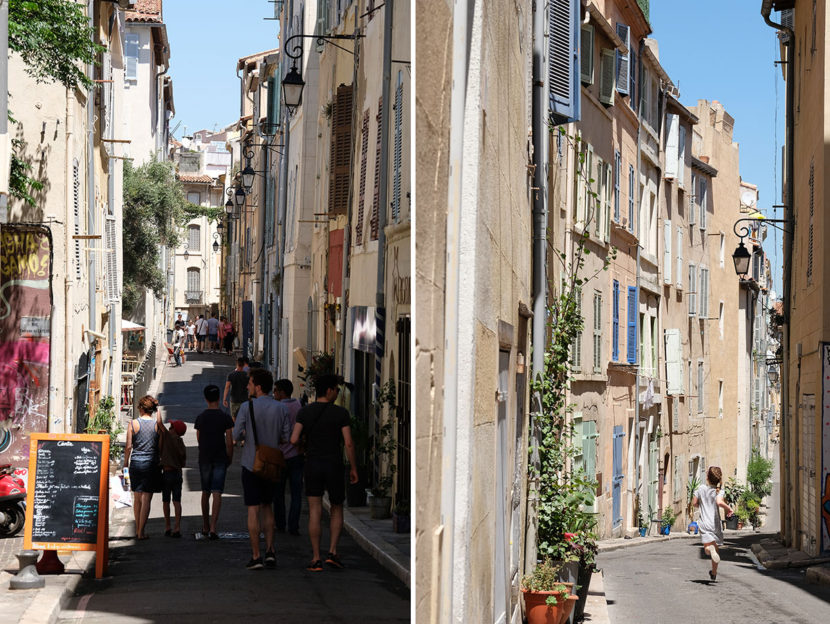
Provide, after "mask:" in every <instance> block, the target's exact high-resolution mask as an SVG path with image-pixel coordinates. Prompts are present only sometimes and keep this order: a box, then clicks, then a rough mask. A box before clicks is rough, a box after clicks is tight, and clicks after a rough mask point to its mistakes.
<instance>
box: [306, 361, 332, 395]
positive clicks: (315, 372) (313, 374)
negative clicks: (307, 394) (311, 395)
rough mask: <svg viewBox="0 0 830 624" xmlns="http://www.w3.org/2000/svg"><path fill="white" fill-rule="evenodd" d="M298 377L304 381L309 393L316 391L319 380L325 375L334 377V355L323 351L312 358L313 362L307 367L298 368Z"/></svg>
mask: <svg viewBox="0 0 830 624" xmlns="http://www.w3.org/2000/svg"><path fill="white" fill-rule="evenodd" d="M297 369H298V373H297V376H298V377H299V378H300V379H302V380H303V382H304V383H305V385H306V387H307V388H308V389H309V391H311V392H314V391H315V390H316V388H315V385H316V383H317V378H318V377H322V376H323V375H334V353H327V352H326V351H321V352H320V353H314V354H312V356H311V362H310V363H309V364H308V365H307V366H306V367H302V366H299V365H298V366H297Z"/></svg>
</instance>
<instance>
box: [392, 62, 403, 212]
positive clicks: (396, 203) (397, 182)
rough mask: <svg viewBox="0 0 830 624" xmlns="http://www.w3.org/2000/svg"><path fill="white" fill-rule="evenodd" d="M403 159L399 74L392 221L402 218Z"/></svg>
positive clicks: (396, 95)
mask: <svg viewBox="0 0 830 624" xmlns="http://www.w3.org/2000/svg"><path fill="white" fill-rule="evenodd" d="M402 158H403V82H402V74H401V72H398V88H397V89H395V145H394V151H393V155H392V171H393V174H392V221H394V222H395V223H397V222H398V221H399V220H400V217H401V161H402Z"/></svg>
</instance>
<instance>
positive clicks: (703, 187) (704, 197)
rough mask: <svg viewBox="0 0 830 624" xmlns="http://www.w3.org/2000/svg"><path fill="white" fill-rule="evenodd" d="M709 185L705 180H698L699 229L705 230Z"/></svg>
mask: <svg viewBox="0 0 830 624" xmlns="http://www.w3.org/2000/svg"><path fill="white" fill-rule="evenodd" d="M708 194H709V184H708V181H707V180H706V178H700V219H699V220H700V224H699V225H700V229H701V230H705V229H706V205H707V202H708V201H709V199H708Z"/></svg>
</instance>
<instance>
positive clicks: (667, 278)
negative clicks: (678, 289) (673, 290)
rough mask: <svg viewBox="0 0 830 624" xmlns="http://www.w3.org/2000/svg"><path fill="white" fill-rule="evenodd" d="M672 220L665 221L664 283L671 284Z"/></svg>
mask: <svg viewBox="0 0 830 624" xmlns="http://www.w3.org/2000/svg"><path fill="white" fill-rule="evenodd" d="M672 234H673V232H672V229H671V220H669V219H666V220H665V221H664V222H663V283H665V284H671V239H672Z"/></svg>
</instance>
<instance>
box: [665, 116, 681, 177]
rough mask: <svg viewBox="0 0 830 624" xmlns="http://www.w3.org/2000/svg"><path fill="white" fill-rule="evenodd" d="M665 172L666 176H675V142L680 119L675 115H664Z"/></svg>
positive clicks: (676, 142)
mask: <svg viewBox="0 0 830 624" xmlns="http://www.w3.org/2000/svg"><path fill="white" fill-rule="evenodd" d="M666 126H667V131H666V173H665V177H667V178H676V177H677V159H676V158H675V155H676V154H677V144H678V140H679V139H678V132H679V130H678V128H679V127H680V120H679V118H678V116H677V115H666Z"/></svg>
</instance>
